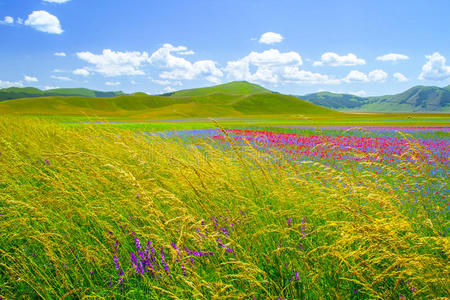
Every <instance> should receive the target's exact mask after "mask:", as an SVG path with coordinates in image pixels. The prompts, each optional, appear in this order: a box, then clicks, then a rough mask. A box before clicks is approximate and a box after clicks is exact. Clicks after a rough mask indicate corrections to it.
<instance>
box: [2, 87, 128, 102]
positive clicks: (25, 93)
mask: <svg viewBox="0 0 450 300" xmlns="http://www.w3.org/2000/svg"><path fill="white" fill-rule="evenodd" d="M120 95H124V93H123V92H100V91H95V90H90V89H84V88H77V89H51V90H46V91H42V90H40V89H37V88H33V87H26V88H18V87H11V88H6V89H0V101H4V100H12V99H20V98H34V97H46V96H82V97H115V96H120Z"/></svg>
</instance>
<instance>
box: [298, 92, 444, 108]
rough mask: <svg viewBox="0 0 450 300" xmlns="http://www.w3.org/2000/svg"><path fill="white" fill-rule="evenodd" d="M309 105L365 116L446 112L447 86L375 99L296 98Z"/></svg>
mask: <svg viewBox="0 0 450 300" xmlns="http://www.w3.org/2000/svg"><path fill="white" fill-rule="evenodd" d="M298 97H299V98H301V99H304V100H307V101H309V102H311V103H314V104H317V105H322V106H324V107H328V108H332V109H336V110H341V111H366V112H448V111H450V86H447V87H444V88H440V87H435V86H415V87H412V88H410V89H409V90H407V91H405V92H403V93H400V94H396V95H386V96H378V97H358V96H354V95H348V94H334V93H328V92H320V93H315V94H309V95H305V96H298Z"/></svg>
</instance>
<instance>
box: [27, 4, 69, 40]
mask: <svg viewBox="0 0 450 300" xmlns="http://www.w3.org/2000/svg"><path fill="white" fill-rule="evenodd" d="M25 25H27V26H30V27H32V28H34V29H36V30H39V31H42V32H47V33H54V34H61V33H63V32H64V31H63V30H62V28H61V24H60V23H59V20H58V18H57V17H55V16H54V15H52V14H49V13H48V12H46V11H45V10H38V11H33V12H32V13H31V14H30V15H29V16H28V19H27V20H26V21H25Z"/></svg>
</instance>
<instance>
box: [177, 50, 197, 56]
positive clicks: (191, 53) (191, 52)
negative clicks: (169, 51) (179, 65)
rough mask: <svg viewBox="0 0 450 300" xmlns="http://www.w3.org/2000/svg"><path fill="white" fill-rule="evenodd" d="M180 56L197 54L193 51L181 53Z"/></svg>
mask: <svg viewBox="0 0 450 300" xmlns="http://www.w3.org/2000/svg"><path fill="white" fill-rule="evenodd" d="M178 54H180V55H194V54H195V52H194V51H192V50H188V51H181V52H178Z"/></svg>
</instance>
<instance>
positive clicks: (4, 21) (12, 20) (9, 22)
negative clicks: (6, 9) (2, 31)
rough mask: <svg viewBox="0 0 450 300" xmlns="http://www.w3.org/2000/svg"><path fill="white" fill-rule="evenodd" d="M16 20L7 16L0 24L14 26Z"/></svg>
mask: <svg viewBox="0 0 450 300" xmlns="http://www.w3.org/2000/svg"><path fill="white" fill-rule="evenodd" d="M13 23H14V18H13V17H10V16H6V17H5V18H4V19H3V21H0V24H13Z"/></svg>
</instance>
